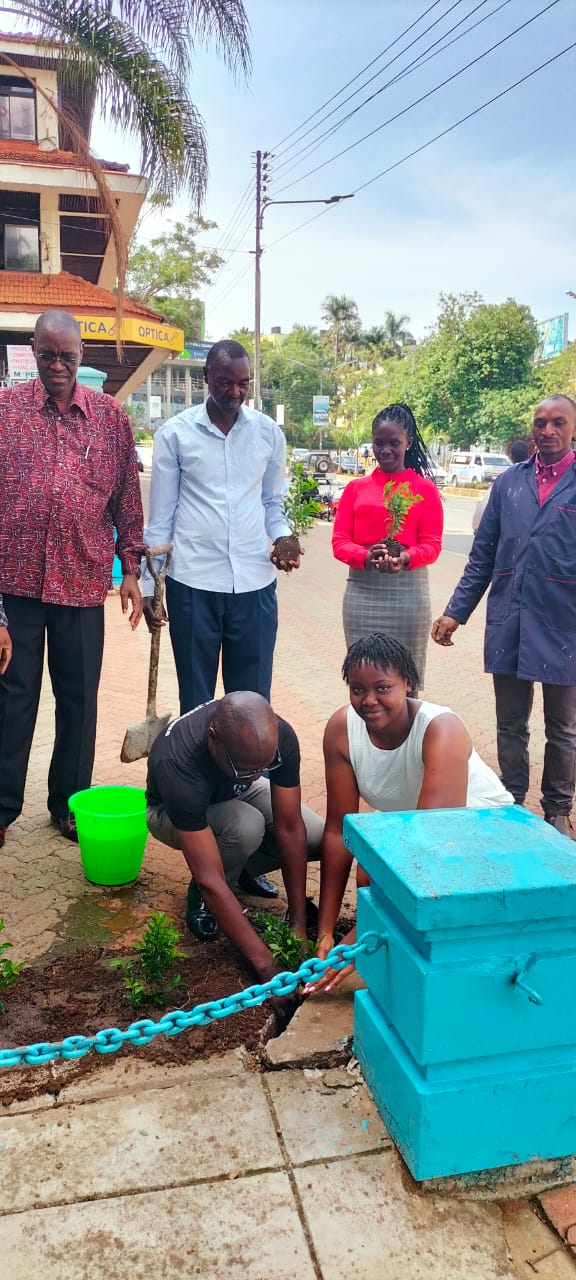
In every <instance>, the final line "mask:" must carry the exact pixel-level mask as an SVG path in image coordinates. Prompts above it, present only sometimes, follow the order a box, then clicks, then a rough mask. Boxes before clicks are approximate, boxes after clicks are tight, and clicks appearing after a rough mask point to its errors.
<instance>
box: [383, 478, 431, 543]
mask: <svg viewBox="0 0 576 1280" xmlns="http://www.w3.org/2000/svg"><path fill="white" fill-rule="evenodd" d="M416 502H422V494H421V493H413V491H412V489H411V488H410V485H409V483H408V481H407V480H404V481H403V482H402V484H396V483H395V481H394V480H388V481H387V483H386V484H385V485H384V488H383V490H382V503H383V505H384V510H385V512H386V514H387V515H388V517H389V520H388V526H387V530H386V538H385V541H386V542H387V543H388V544H390V545H389V550H390V554H393V555H399V553H400V550H401V549H402V548H401V544H400V543H399V542H398V541H397V538H398V534H399V533H400V532H401V530H402V525H403V524H404V521H405V519H406V516H407V515H408V512H409V511H410V509H411V508H412V507H413V506H414V505H415V503H416Z"/></svg>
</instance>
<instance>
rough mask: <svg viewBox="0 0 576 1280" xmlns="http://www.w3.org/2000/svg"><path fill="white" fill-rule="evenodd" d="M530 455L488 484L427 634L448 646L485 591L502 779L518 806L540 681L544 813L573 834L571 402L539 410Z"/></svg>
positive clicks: (554, 399) (575, 431)
mask: <svg viewBox="0 0 576 1280" xmlns="http://www.w3.org/2000/svg"><path fill="white" fill-rule="evenodd" d="M532 433H533V436H534V441H535V443H536V450H537V452H536V453H535V454H534V455H533V456H532V457H531V458H529V459H528V460H527V461H526V462H520V463H518V464H517V466H514V467H510V468H508V469H507V470H506V471H504V472H503V474H502V475H501V476H499V477H498V479H497V480H495V481H494V484H493V485H492V491H491V493H490V498H489V500H488V504H487V507H486V510H485V512H484V515H483V516H482V520H481V522H480V525H479V527H478V531H477V533H476V537H475V539H474V542H473V545H472V550H471V552H470V556H469V559H468V563H467V565H466V568H465V570H464V573H463V574H462V577H461V579H460V581H459V583H458V586H457V587H456V590H455V591H454V594H453V595H452V598H451V600H450V602H449V604H448V605H447V607H446V609H445V610H444V614H443V615H442V617H441V618H438V619H437V621H436V622H435V623H434V624H433V627H432V638H433V640H435V641H436V642H437V644H441V645H452V643H453V642H452V635H453V634H454V632H455V630H456V628H457V627H459V626H460V625H461V624H462V623H465V622H467V621H468V618H469V617H470V615H471V613H472V612H473V610H474V609H475V608H476V605H477V604H478V602H479V601H480V600H481V598H482V596H483V595H484V592H485V591H486V588H487V587H488V586H489V587H490V591H489V594H488V601H487V607H486V631H485V636H484V668H485V670H486V671H490V672H491V673H492V675H493V679H494V691H495V695H496V721H497V730H498V761H499V764H500V772H501V775H502V781H503V783H504V786H505V787H507V789H508V791H511V792H512V795H513V796H514V799H515V801H516V803H517V804H522V803H523V801H524V797H525V795H526V792H527V790H528V784H529V757H528V742H529V738H530V733H529V728H528V722H529V718H530V712H531V710H532V702H533V694H534V681H538V682H539V683H541V684H542V693H543V698H544V724H545V732H546V749H545V753H544V771H543V774H542V801H541V803H542V808H543V810H544V816H545V818H546V821H547V822H549V823H551V824H552V826H554V827H556V828H557V830H558V831H561V832H562V833H563V834H564V835H567V836H569V835H570V834H571V825H570V821H569V814H570V810H571V808H572V802H573V799H574V787H575V783H576V466H575V456H574V451H573V447H572V442H573V439H574V437H575V436H576V404H575V403H574V401H573V400H571V399H570V398H569V396H563V395H554V396H550V397H549V398H548V399H547V400H543V401H542V404H539V405H538V407H537V409H536V410H535V413H534V421H533V425H532Z"/></svg>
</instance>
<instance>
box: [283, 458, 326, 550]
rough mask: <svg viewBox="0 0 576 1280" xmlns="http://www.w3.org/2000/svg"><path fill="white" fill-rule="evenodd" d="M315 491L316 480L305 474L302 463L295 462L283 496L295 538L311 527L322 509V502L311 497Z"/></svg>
mask: <svg viewBox="0 0 576 1280" xmlns="http://www.w3.org/2000/svg"><path fill="white" fill-rule="evenodd" d="M316 492H317V488H316V481H315V480H313V479H312V476H305V475H304V467H303V465H302V463H301V462H299V463H297V464H296V466H295V467H294V471H293V476H292V480H291V482H290V488H289V490H288V493H287V494H286V497H285V498H284V512H285V515H286V519H287V520H289V522H290V524H291V525H292V531H293V533H294V534H295V536H296V537H297V538H301V537H302V535H303V534H305V533H307V532H308V530H309V529H311V528H312V525H313V524H314V520H315V518H316V516H319V515H320V513H321V511H322V503H321V502H317V501H316V499H315V498H314V497H313V494H315V493H316Z"/></svg>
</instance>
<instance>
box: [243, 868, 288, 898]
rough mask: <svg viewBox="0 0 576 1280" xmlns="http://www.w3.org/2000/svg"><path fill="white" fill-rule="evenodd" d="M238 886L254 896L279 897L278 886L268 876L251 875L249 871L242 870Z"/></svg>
mask: <svg viewBox="0 0 576 1280" xmlns="http://www.w3.org/2000/svg"><path fill="white" fill-rule="evenodd" d="M238 888H239V889H241V890H242V893H249V894H251V895H252V897H253V898H277V897H278V887H277V885H275V884H273V883H272V881H271V880H269V879H268V877H267V876H251V875H250V872H249V871H246V868H244V871H241V872H240V875H239V876H238Z"/></svg>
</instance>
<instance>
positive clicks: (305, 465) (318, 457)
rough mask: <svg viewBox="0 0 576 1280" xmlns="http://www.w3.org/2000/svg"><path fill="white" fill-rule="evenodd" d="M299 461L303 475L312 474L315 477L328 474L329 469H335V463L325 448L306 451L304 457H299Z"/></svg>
mask: <svg viewBox="0 0 576 1280" xmlns="http://www.w3.org/2000/svg"><path fill="white" fill-rule="evenodd" d="M300 463H301V465H302V470H303V473H304V475H305V476H314V477H315V479H318V478H321V477H322V476H326V475H328V472H329V471H335V470H336V463H334V462H333V461H332V459H331V457H330V454H329V453H328V451H327V450H326V451H325V452H324V451H322V452H321V451H320V450H315V451H314V452H312V453H307V454H306V456H305V457H304V458H301V459H300Z"/></svg>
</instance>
